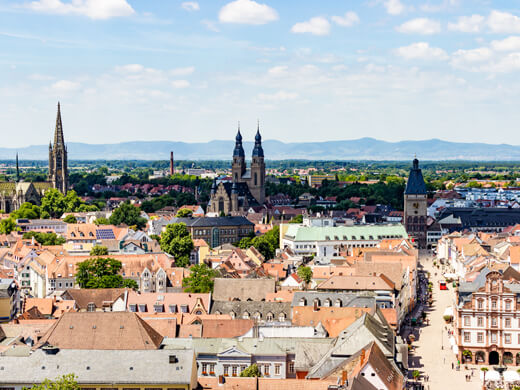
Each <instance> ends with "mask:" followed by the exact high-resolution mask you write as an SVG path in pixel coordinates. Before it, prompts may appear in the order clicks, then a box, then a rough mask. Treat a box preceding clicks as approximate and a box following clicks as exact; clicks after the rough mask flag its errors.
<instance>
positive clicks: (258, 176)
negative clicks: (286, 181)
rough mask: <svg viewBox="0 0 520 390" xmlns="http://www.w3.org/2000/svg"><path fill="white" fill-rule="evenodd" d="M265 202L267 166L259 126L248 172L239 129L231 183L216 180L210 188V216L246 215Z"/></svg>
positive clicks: (234, 151)
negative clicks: (213, 214) (252, 208)
mask: <svg viewBox="0 0 520 390" xmlns="http://www.w3.org/2000/svg"><path fill="white" fill-rule="evenodd" d="M264 202H265V163H264V149H263V148H262V136H261V135H260V126H258V128H257V131H256V136H255V146H254V148H253V153H252V158H251V167H250V169H247V166H246V155H245V153H244V148H243V146H242V134H240V127H239V128H238V133H237V136H236V138H235V149H234V150H233V163H232V166H231V181H229V180H220V181H217V180H215V181H214V182H213V186H212V187H211V197H210V203H209V205H208V212H209V213H215V214H221V213H223V214H226V215H229V214H236V213H241V212H245V211H246V210H247V209H248V208H249V207H251V206H258V205H263V204H264Z"/></svg>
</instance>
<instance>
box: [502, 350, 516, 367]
mask: <svg viewBox="0 0 520 390" xmlns="http://www.w3.org/2000/svg"><path fill="white" fill-rule="evenodd" d="M502 363H504V364H513V354H512V353H511V352H504V355H503V356H502Z"/></svg>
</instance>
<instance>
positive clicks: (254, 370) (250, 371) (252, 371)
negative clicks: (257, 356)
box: [240, 363, 262, 378]
mask: <svg viewBox="0 0 520 390" xmlns="http://www.w3.org/2000/svg"><path fill="white" fill-rule="evenodd" d="M240 376H241V377H249V378H251V377H261V376H262V372H261V371H260V368H258V366H257V364H256V363H253V364H251V365H250V366H249V367H247V368H246V369H245V370H244V371H242V372H241V373H240Z"/></svg>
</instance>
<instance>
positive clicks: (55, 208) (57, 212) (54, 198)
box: [41, 188, 67, 218]
mask: <svg viewBox="0 0 520 390" xmlns="http://www.w3.org/2000/svg"><path fill="white" fill-rule="evenodd" d="M41 210H42V212H43V211H45V212H46V213H47V214H48V215H50V216H51V217H52V218H59V217H61V216H62V214H63V213H64V212H65V211H66V210H67V203H66V202H65V197H64V196H63V194H62V193H61V192H60V191H58V190H57V189H55V188H51V189H50V190H48V191H47V192H45V195H44V196H43V198H42V205H41Z"/></svg>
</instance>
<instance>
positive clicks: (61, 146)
mask: <svg viewBox="0 0 520 390" xmlns="http://www.w3.org/2000/svg"><path fill="white" fill-rule="evenodd" d="M68 178H69V173H68V169H67V148H66V146H65V141H64V139H63V127H62V124H61V112H60V104H59V103H58V114H57V116H56V128H55V131H54V144H49V176H48V181H45V182H34V183H26V182H22V181H20V178H19V170H18V155H16V180H15V181H12V182H3V183H2V182H0V209H1V210H3V211H4V212H6V213H10V212H11V211H13V210H17V209H18V208H19V207H20V206H21V205H22V204H23V203H25V202H31V203H33V204H36V205H39V204H40V200H41V198H42V196H43V195H44V194H45V192H46V191H47V190H49V189H51V188H56V189H58V190H60V191H61V192H62V193H63V194H66V193H67V188H68Z"/></svg>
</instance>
